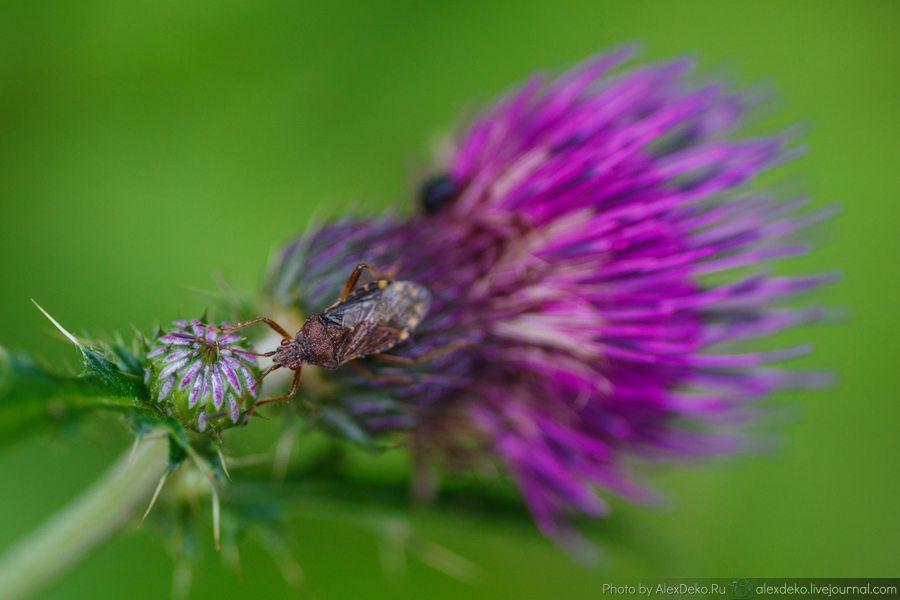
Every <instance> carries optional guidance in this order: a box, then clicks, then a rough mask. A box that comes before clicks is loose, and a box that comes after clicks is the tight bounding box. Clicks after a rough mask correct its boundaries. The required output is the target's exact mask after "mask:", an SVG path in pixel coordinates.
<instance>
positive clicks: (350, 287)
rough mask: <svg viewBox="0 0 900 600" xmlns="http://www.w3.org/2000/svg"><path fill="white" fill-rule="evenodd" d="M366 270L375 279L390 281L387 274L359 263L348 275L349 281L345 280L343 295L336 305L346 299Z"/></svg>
mask: <svg viewBox="0 0 900 600" xmlns="http://www.w3.org/2000/svg"><path fill="white" fill-rule="evenodd" d="M367 269H368V270H369V271H371V272H372V273H374V274H375V276H376V277H379V278H381V279H391V277H390V276H388V274H387V273H384V272H382V271H379V270H378V269H376V268H375V267H373V266H371V265H367V264H366V263H359V264H358V265H356V268H355V269H353V273H351V274H350V279H348V280H347V285H346V286H344V293H343V294H341V298H340V300H338V301H337V304H340V303H341V302H343V301H344V300H346V299H347V296H349V295H350V292H352V291H353V289H354V288H355V287H356V282H358V281H359V277H360V275H362V273H363V271H365V270H367Z"/></svg>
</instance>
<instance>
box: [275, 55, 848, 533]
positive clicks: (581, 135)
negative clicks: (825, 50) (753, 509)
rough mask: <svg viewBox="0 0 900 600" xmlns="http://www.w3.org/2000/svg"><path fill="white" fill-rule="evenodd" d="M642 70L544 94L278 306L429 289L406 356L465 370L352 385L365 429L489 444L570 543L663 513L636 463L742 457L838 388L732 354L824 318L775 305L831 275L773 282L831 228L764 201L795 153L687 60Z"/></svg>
mask: <svg viewBox="0 0 900 600" xmlns="http://www.w3.org/2000/svg"><path fill="white" fill-rule="evenodd" d="M630 52H631V51H630V50H627V49H626V50H622V51H618V52H614V53H612V54H608V55H603V56H600V57H598V58H594V59H592V60H589V61H587V62H586V63H584V64H583V65H581V66H579V67H577V68H575V69H573V70H572V71H570V72H568V73H566V74H564V75H563V76H561V77H560V78H558V79H557V80H555V81H552V82H550V83H549V84H548V83H546V82H545V81H544V80H543V79H542V78H540V77H538V78H535V79H533V80H531V81H530V82H528V83H526V84H525V85H524V86H522V87H521V88H520V89H519V90H517V91H515V92H513V93H512V94H510V95H508V96H507V97H506V98H503V99H502V100H500V101H499V102H498V103H497V104H495V105H494V106H493V107H491V108H489V109H488V110H487V111H486V112H485V113H484V114H483V116H482V117H481V118H479V119H478V120H477V121H476V122H475V123H474V125H472V127H471V128H470V129H469V131H468V133H466V134H465V135H464V136H463V137H462V138H461V139H460V141H459V143H458V144H457V145H456V147H455V149H454V151H453V152H451V153H450V156H449V159H448V160H446V162H445V163H444V164H443V165H442V167H443V171H444V172H445V174H444V175H443V176H440V177H438V178H436V179H434V180H433V182H432V184H431V185H429V186H427V187H426V188H425V190H424V192H423V201H424V203H425V210H423V211H422V212H421V213H418V214H415V215H413V216H412V217H410V218H408V219H398V218H394V217H384V218H375V219H352V218H346V219H343V220H340V221H337V222H334V223H332V224H329V225H326V226H324V227H321V228H319V229H318V230H316V231H314V232H312V233H310V234H308V235H306V236H304V237H301V238H299V239H298V240H296V241H294V242H293V243H291V244H290V245H288V246H287V247H286V248H285V250H284V251H283V252H282V254H281V255H280V257H279V259H278V261H277V263H276V264H275V268H274V270H273V271H272V276H271V284H270V285H271V291H272V292H273V294H274V296H275V297H276V298H277V299H279V300H280V301H281V302H283V303H285V304H297V305H299V306H300V307H301V308H302V309H303V310H305V311H307V312H311V311H319V310H321V309H323V308H324V307H325V306H327V305H329V304H330V303H331V302H332V301H333V300H334V298H335V297H336V296H337V294H338V293H339V290H340V287H341V285H342V284H343V278H345V277H346V274H348V273H349V272H350V271H351V270H352V268H353V266H354V265H355V264H357V263H359V262H367V263H370V264H374V265H376V266H379V267H381V268H387V267H388V266H390V265H397V270H398V273H399V275H398V278H400V279H407V280H412V281H415V282H417V283H420V284H423V285H425V286H426V287H428V288H429V289H430V290H431V292H432V294H433V296H434V301H433V304H432V309H431V312H430V313H429V315H428V316H427V318H426V319H425V320H424V321H423V322H422V324H421V325H420V326H419V328H418V330H417V331H416V333H415V334H414V336H413V338H412V340H411V341H412V343H410V344H407V345H405V346H398V347H397V348H396V349H395V352H396V353H398V354H405V355H407V356H411V357H414V356H420V355H423V354H426V353H429V352H432V351H435V350H436V349H439V348H442V347H446V346H447V345H448V344H451V343H457V344H458V343H459V342H462V344H460V345H459V346H458V348H459V349H457V350H456V351H454V352H452V353H449V354H446V355H444V356H442V357H440V358H438V359H436V360H434V361H430V362H426V363H423V364H421V365H418V366H416V367H399V368H398V367H392V366H389V365H387V364H386V363H385V366H383V367H381V366H379V363H378V362H377V361H370V362H369V364H368V366H370V367H371V368H372V369H373V370H375V371H376V372H378V373H383V374H396V373H405V374H407V375H409V374H412V375H413V379H414V383H413V384H412V385H397V384H396V383H390V380H385V383H384V384H379V383H375V384H373V383H372V382H370V381H368V380H366V379H363V378H360V377H359V376H358V375H357V374H356V373H355V371H352V370H339V371H337V372H336V375H335V377H336V379H338V380H339V381H342V382H343V383H344V384H345V385H346V386H347V387H348V388H350V389H351V390H355V391H348V392H347V393H346V394H345V395H344V396H343V398H342V400H341V402H342V404H343V408H344V409H345V410H346V412H347V414H349V415H351V416H353V417H354V418H356V419H357V420H358V421H359V422H360V423H362V424H363V425H364V426H366V427H367V428H369V429H370V430H382V429H388V430H395V429H398V428H403V427H412V429H411V431H412V435H413V440H414V444H413V447H414V448H415V449H420V450H422V451H434V449H435V448H438V449H439V450H440V451H441V452H443V453H444V455H445V456H446V457H447V458H449V459H451V460H452V459H454V458H455V457H460V456H465V454H466V452H465V450H466V449H471V448H472V447H473V444H472V441H473V440H475V442H476V443H475V444H474V447H476V448H477V449H478V451H477V452H478V453H483V452H484V451H485V450H488V451H490V453H491V454H492V455H494V456H497V457H499V458H500V459H501V460H502V462H504V463H505V465H506V466H507V468H508V469H509V471H510V472H511V473H512V475H513V476H514V477H515V479H516V480H517V482H518V484H519V486H520V488H521V490H522V492H523V494H524V497H525V499H526V501H527V503H528V506H529V507H530V510H531V512H532V514H533V515H534V518H535V520H536V521H537V523H538V525H539V526H540V527H541V529H542V530H543V531H544V532H545V533H547V534H548V535H551V536H555V537H557V538H560V537H561V536H564V535H565V534H566V532H567V531H569V530H568V528H567V525H566V521H565V518H564V516H565V514H566V513H569V512H572V511H580V512H584V513H587V514H590V515H595V516H599V515H602V514H604V513H605V511H606V506H605V504H604V502H603V501H602V500H601V499H600V497H599V496H598V495H597V493H596V491H597V490H598V489H601V490H606V491H608V492H611V493H614V494H618V495H621V496H624V497H626V498H629V499H631V500H633V501H637V502H653V501H655V500H656V499H657V494H655V493H654V492H653V491H652V490H650V489H647V488H646V487H644V486H643V485H641V484H639V483H638V480H637V478H636V477H635V476H634V475H633V474H632V472H631V471H630V470H629V467H628V465H631V464H633V463H635V462H636V459H647V460H659V459H663V460H673V459H679V458H690V457H697V456H704V455H720V454H728V453H734V452H736V451H740V450H742V449H744V448H745V446H746V438H745V437H743V436H742V435H741V434H740V430H735V429H734V427H735V426H737V425H741V424H743V423H745V422H746V421H747V419H748V417H750V416H751V415H752V411H750V409H749V408H748V404H749V403H751V402H753V401H756V400H759V399H761V398H763V397H765V396H767V395H768V394H769V393H771V392H772V391H774V390H777V389H782V388H787V387H815V386H819V385H822V384H824V383H826V382H827V380H828V377H827V376H825V375H821V374H801V373H794V372H787V371H784V370H780V369H776V368H771V367H769V366H767V365H771V364H773V363H778V362H781V361H783V360H786V359H789V358H792V357H795V356H798V355H801V354H805V353H807V352H808V351H809V347H808V346H800V347H796V348H789V349H785V350H778V351H772V352H736V353H735V352H733V345H731V346H728V347H726V348H725V349H723V346H722V344H724V343H730V342H735V341H739V340H746V339H750V338H759V337H764V336H768V335H771V334H774V333H776V332H779V331H782V330H784V329H786V328H789V327H793V326H796V325H799V324H802V323H806V322H809V321H814V320H817V319H820V318H822V317H823V316H824V314H825V312H824V311H823V309H821V308H777V307H776V305H777V304H779V303H781V302H783V301H785V300H788V299H791V298H793V297H795V296H796V295H797V294H799V293H801V292H804V291H807V290H810V289H812V288H815V287H817V286H820V285H822V284H824V283H827V282H830V281H832V280H833V279H834V276H833V275H831V274H825V275H809V276H799V277H781V276H773V275H772V274H771V273H770V272H769V271H768V270H766V269H764V268H761V267H760V265H761V264H762V263H765V262H767V261H772V260H776V259H782V258H788V257H794V256H798V255H802V254H804V253H806V252H807V251H808V250H809V248H808V247H807V246H806V245H804V244H799V243H795V242H792V241H790V240H789V237H790V236H791V235H792V234H794V233H795V232H797V231H799V230H801V229H803V228H805V227H807V226H809V225H812V224H814V223H816V222H818V221H821V220H823V219H825V218H827V217H829V216H830V215H831V214H832V213H833V211H832V209H830V208H826V209H822V210H818V211H812V212H806V213H802V214H798V211H800V210H801V209H802V208H803V207H804V206H805V205H806V202H807V201H806V199H804V198H797V199H792V200H788V201H783V202H780V201H776V200H775V199H774V198H773V197H772V196H770V195H769V194H767V193H766V192H764V191H749V190H748V189H747V184H748V183H750V182H752V181H753V179H754V178H755V177H756V176H757V175H759V174H760V173H762V172H763V171H765V170H766V169H769V168H771V167H773V166H775V165H777V164H780V163H782V162H784V161H786V160H789V159H790V158H792V157H794V156H796V155H797V154H798V152H797V150H796V149H792V148H789V144H788V140H787V139H786V136H771V137H764V138H759V139H734V138H729V137H728V136H729V135H730V134H732V133H733V132H734V131H735V130H736V129H737V128H739V127H740V126H741V124H742V116H743V115H744V114H745V112H746V111H747V109H748V108H749V107H750V106H751V105H752V104H753V101H752V99H751V98H750V97H749V96H748V95H745V94H741V93H733V92H730V91H729V90H728V86H726V85H724V84H712V85H705V86H698V85H697V83H696V82H695V80H694V78H692V77H691V75H690V71H691V68H692V64H691V63H690V62H689V61H678V62H672V63H664V64H657V65H651V66H648V67H644V68H641V69H639V70H635V71H632V72H629V73H625V74H621V75H617V76H612V77H610V76H607V73H608V72H609V71H610V70H611V69H612V68H614V67H616V66H618V65H619V64H621V63H622V62H623V61H624V60H625V59H626V58H628V55H629V54H630ZM462 346H464V347H462ZM726 350H732V351H726Z"/></svg>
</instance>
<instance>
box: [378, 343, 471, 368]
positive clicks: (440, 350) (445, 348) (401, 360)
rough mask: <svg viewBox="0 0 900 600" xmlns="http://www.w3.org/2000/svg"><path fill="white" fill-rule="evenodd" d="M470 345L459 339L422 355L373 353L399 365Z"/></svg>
mask: <svg viewBox="0 0 900 600" xmlns="http://www.w3.org/2000/svg"><path fill="white" fill-rule="evenodd" d="M469 345H471V342H466V341H461V340H457V341H455V342H450V343H449V344H447V345H446V346H441V347H440V348H437V349H435V350H432V351H431V352H426V353H425V354H422V355H421V356H415V357H412V356H397V355H396V354H386V353H384V352H379V353H378V354H373V355H372V356H374V357H376V358H380V359H381V360H384V361H387V362H392V363H395V364H398V365H417V364H419V363H422V362H426V361H429V360H434V359H436V358H440V357H442V356H445V355H447V354H450V353H451V352H456V351H457V350H461V349H463V348H465V347H466V346H469Z"/></svg>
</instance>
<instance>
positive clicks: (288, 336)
mask: <svg viewBox="0 0 900 600" xmlns="http://www.w3.org/2000/svg"><path fill="white" fill-rule="evenodd" d="M357 268H359V267H357ZM354 272H355V271H354ZM357 278H359V276H358V275H357ZM260 322H262V323H265V324H266V325H268V326H269V327H271V328H272V329H274V330H275V331H277V332H278V333H280V334H281V335H282V336H284V339H286V340H292V339H294V336H292V335H291V334H289V333H288V332H287V331H285V330H284V328H283V327H282V326H281V325H279V324H278V323H276V322H275V321H273V320H272V319H268V318H266V317H259V318H258V319H253V320H252V321H247V322H246V323H241V324H240V325H235V326H234V327H229V328H228V329H222V328H220V327H213V326H212V325H204V327H206V328H207V329H212V330H213V331H216V332H218V333H231V332H232V331H237V330H238V329H243V328H244V327H246V326H248V325H253V324H254V323H260Z"/></svg>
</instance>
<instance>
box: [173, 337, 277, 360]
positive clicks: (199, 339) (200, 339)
mask: <svg viewBox="0 0 900 600" xmlns="http://www.w3.org/2000/svg"><path fill="white" fill-rule="evenodd" d="M169 335H171V336H173V337H179V338H182V339H185V340H192V341H194V342H200V343H201V344H206V345H207V346H213V347H214V348H218V349H219V350H229V351H231V352H234V353H236V354H247V355H249V356H260V357H263V358H270V357H272V356H275V351H274V350H272V351H271V352H265V353H263V354H259V353H257V352H250V351H249V350H241V349H239V348H234V347H233V346H222V345H221V344H218V343H216V342H211V341H209V340H208V339H206V338H203V337H200V336H196V335H189V334H183V333H180V332H172V333H170V334H169Z"/></svg>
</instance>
